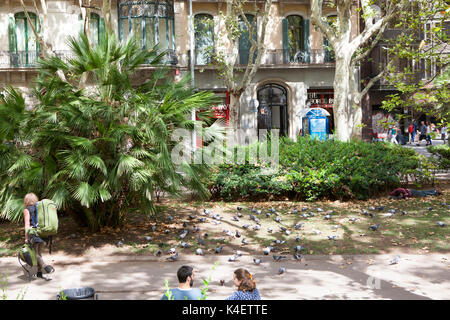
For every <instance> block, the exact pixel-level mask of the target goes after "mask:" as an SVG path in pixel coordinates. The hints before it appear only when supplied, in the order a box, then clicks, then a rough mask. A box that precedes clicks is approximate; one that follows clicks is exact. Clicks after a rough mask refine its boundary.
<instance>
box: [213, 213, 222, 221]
mask: <svg viewBox="0 0 450 320" xmlns="http://www.w3.org/2000/svg"><path fill="white" fill-rule="evenodd" d="M213 219H215V220H221V219H222V217H221V216H220V214H215V215H214V216H213Z"/></svg>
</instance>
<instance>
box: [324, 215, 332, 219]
mask: <svg viewBox="0 0 450 320" xmlns="http://www.w3.org/2000/svg"><path fill="white" fill-rule="evenodd" d="M323 218H324V219H325V220H330V219H331V216H330V215H329V214H327V215H326V216H324V217H323Z"/></svg>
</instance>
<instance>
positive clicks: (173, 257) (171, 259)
mask: <svg viewBox="0 0 450 320" xmlns="http://www.w3.org/2000/svg"><path fill="white" fill-rule="evenodd" d="M166 260H168V261H177V260H178V252H176V253H175V254H174V255H173V256H170V257H168V258H166Z"/></svg>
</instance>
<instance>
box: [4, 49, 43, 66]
mask: <svg viewBox="0 0 450 320" xmlns="http://www.w3.org/2000/svg"><path fill="white" fill-rule="evenodd" d="M38 57H39V53H38V52H36V51H18V52H10V51H0V68H32V67H36V64H37V59H38Z"/></svg>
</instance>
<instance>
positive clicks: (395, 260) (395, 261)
mask: <svg viewBox="0 0 450 320" xmlns="http://www.w3.org/2000/svg"><path fill="white" fill-rule="evenodd" d="M399 261H400V256H396V257H395V258H394V259H392V260H391V261H390V262H389V264H390V265H392V264H397V263H398V262H399Z"/></svg>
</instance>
